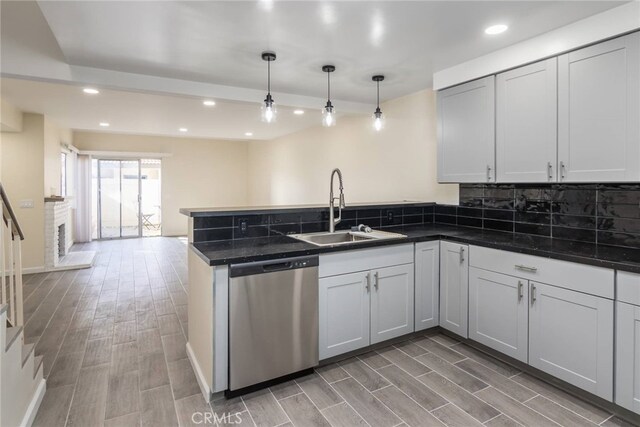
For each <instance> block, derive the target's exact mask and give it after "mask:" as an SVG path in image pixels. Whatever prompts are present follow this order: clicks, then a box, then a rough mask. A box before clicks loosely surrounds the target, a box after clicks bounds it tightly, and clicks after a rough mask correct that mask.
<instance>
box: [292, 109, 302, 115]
mask: <svg viewBox="0 0 640 427" xmlns="http://www.w3.org/2000/svg"><path fill="white" fill-rule="evenodd" d="M293 114H295V115H296V116H301V115H303V114H304V110H293Z"/></svg>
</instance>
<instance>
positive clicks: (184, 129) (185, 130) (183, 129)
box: [178, 128, 189, 132]
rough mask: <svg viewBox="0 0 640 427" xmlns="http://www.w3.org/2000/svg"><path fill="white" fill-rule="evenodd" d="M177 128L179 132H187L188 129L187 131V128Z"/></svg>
mask: <svg viewBox="0 0 640 427" xmlns="http://www.w3.org/2000/svg"><path fill="white" fill-rule="evenodd" d="M178 130H179V131H180V132H188V131H189V129H187V128H180V129H178Z"/></svg>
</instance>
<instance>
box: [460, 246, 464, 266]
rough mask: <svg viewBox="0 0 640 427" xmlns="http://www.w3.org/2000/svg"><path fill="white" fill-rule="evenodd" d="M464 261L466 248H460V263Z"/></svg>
mask: <svg viewBox="0 0 640 427" xmlns="http://www.w3.org/2000/svg"><path fill="white" fill-rule="evenodd" d="M463 262H464V248H460V264H462V263H463Z"/></svg>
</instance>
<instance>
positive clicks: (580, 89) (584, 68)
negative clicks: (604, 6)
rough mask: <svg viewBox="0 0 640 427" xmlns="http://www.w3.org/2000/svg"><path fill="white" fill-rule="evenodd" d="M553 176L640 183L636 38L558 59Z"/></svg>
mask: <svg viewBox="0 0 640 427" xmlns="http://www.w3.org/2000/svg"><path fill="white" fill-rule="evenodd" d="M558 176H559V181H564V182H603V181H637V180H640V33H633V34H629V35H627V36H623V37H619V38H616V39H612V40H609V41H606V42H603V43H599V44H596V45H593V46H589V47H586V48H584V49H580V50H577V51H575V52H570V53H567V54H565V55H561V56H560V57H559V58H558Z"/></svg>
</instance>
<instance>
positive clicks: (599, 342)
mask: <svg viewBox="0 0 640 427" xmlns="http://www.w3.org/2000/svg"><path fill="white" fill-rule="evenodd" d="M529 286H530V288H529V300H530V308H529V364H530V365H531V366H533V367H535V368H538V369H540V370H542V371H544V372H547V373H549V374H551V375H553V376H555V377H557V378H559V379H561V380H564V381H566V382H568V383H570V384H573V385H575V386H577V387H580V388H581V389H583V390H586V391H588V392H590V393H592V394H595V395H597V396H600V397H602V398H603V399H607V400H609V401H613V331H614V329H613V327H614V325H613V301H611V300H608V299H606V298H601V297H596V296H593V295H587V294H583V293H581V292H576V291H572V290H568V289H563V288H560V287H556V286H550V285H546V284H541V283H537V282H533V281H531V282H530V285H529Z"/></svg>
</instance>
